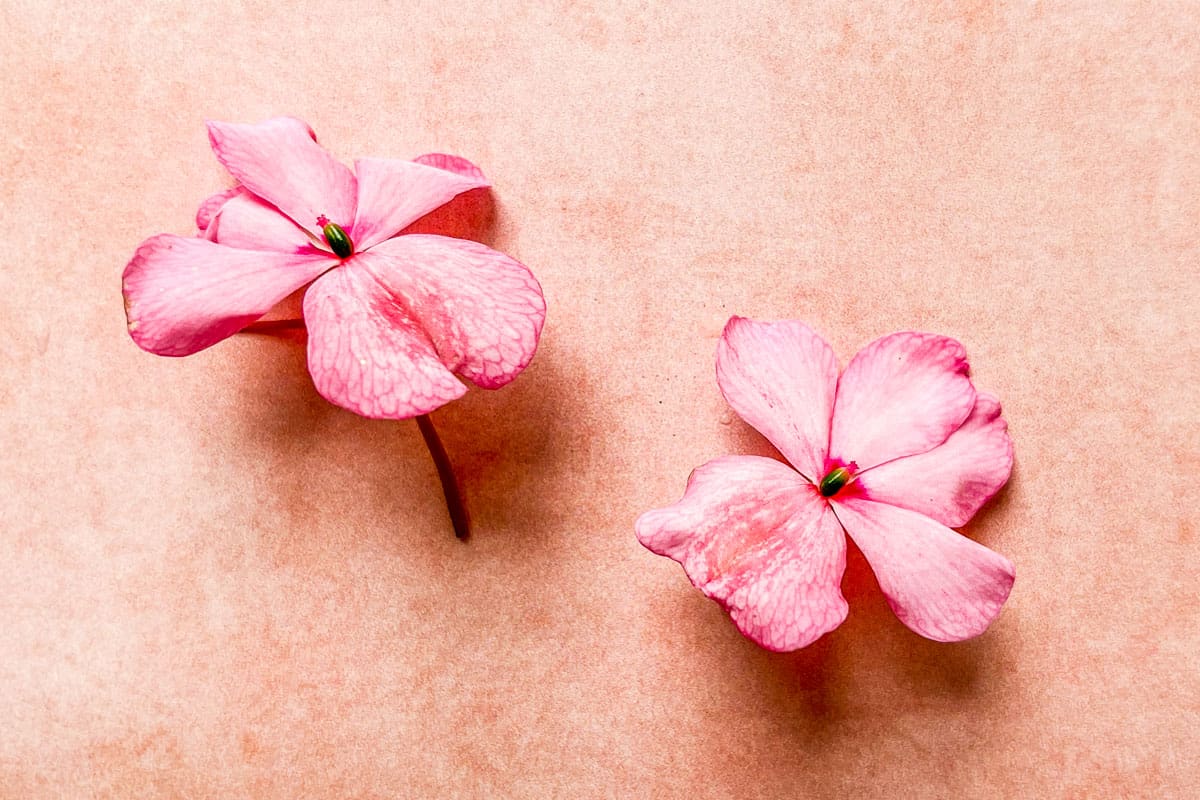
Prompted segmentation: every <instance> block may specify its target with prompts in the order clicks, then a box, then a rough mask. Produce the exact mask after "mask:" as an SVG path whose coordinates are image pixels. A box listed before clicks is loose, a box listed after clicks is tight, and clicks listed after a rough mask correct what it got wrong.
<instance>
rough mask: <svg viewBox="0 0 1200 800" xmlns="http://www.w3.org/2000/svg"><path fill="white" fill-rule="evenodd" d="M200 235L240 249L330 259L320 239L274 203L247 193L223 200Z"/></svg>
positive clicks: (328, 252)
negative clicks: (280, 210) (321, 255)
mask: <svg viewBox="0 0 1200 800" xmlns="http://www.w3.org/2000/svg"><path fill="white" fill-rule="evenodd" d="M204 235H205V238H207V239H209V240H211V241H214V242H218V243H219V244H225V245H229V246H230V247H238V248H241V249H243V250H271V251H274V252H277V253H305V254H308V255H319V254H323V255H325V256H327V257H329V258H334V255H333V253H331V252H330V251H329V245H327V244H326V243H325V240H324V239H315V238H314V237H313V236H312V235H311V234H309V233H308V231H306V230H304V229H303V228H301V227H300V226H299V225H297V224H296V223H294V222H292V220H291V219H290V218H289V217H287V216H285V215H284V214H281V213H280V212H279V209H277V208H275V206H273V205H271V204H270V203H268V202H266V201H265V200H263V199H262V198H260V197H258V196H256V195H253V194H250V193H249V192H246V193H244V194H241V195H238V196H237V197H233V198H231V199H230V200H228V201H226V203H225V204H224V205H223V206H221V210H220V211H218V212H217V214H216V216H215V217H213V218H212V221H211V222H210V223H209V225H208V229H207V230H206V231H205V232H204Z"/></svg>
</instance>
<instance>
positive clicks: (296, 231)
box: [123, 117, 546, 419]
mask: <svg viewBox="0 0 1200 800" xmlns="http://www.w3.org/2000/svg"><path fill="white" fill-rule="evenodd" d="M208 135H209V140H210V142H211V143H212V148H213V152H214V153H215V154H216V156H217V160H218V161H220V162H221V164H222V165H224V167H225V168H226V169H227V170H229V173H230V174H231V175H233V177H234V178H235V179H236V180H237V182H238V185H237V186H236V187H235V188H233V189H230V190H228V191H225V192H221V193H220V194H217V195H214V196H213V197H211V198H209V199H208V200H206V201H205V202H204V203H203V204H202V205H201V207H200V210H199V212H198V213H197V215H196V222H197V225H198V226H199V228H200V230H201V236H199V237H182V236H174V235H171V234H160V235H158V236H153V237H151V238H149V239H147V240H146V241H145V242H143V243H142V244H141V246H139V247H138V249H137V252H136V253H134V256H133V259H132V260H131V261H130V262H129V264H128V266H126V267H125V274H124V281H123V289H124V295H125V310H126V316H127V318H128V323H129V333H130V335H131V336H132V337H133V340H134V341H135V342H136V343H137V344H138V345H139V346H140V347H142V348H143V349H145V350H148V351H150V352H152V353H157V354H159V355H164V356H186V355H190V354H191V353H195V352H196V351H198V350H203V349H204V348H206V347H209V346H211V345H213V344H216V343H217V342H219V341H221V340H222V339H225V338H227V337H229V336H231V335H232V334H234V333H237V332H238V331H240V330H242V329H243V328H245V327H246V326H248V325H250V324H251V323H253V322H254V321H255V320H257V319H259V318H260V317H262V316H263V315H264V314H266V313H267V312H268V311H269V310H270V309H271V308H272V307H273V306H274V305H275V304H276V303H278V302H279V301H280V300H282V299H284V298H285V297H287V296H288V295H290V294H291V293H292V292H294V291H296V290H297V289H300V288H302V287H304V286H305V285H307V284H310V283H311V284H312V285H311V286H309V287H308V290H307V292H306V293H305V296H304V323H305V325H306V327H307V328H308V369H309V372H310V373H311V374H312V378H313V382H314V383H315V385H316V388H317V391H318V392H320V393H321V394H322V395H323V396H324V397H325V398H326V399H328V400H329V401H331V402H333V403H336V404H337V405H340V406H342V407H344V408H348V409H350V410H351V411H354V412H356V413H358V414H362V415H363V416H367V417H382V418H389V419H405V418H408V417H416V416H419V415H422V414H426V413H428V412H430V411H432V410H434V409H435V408H438V407H439V406H442V405H444V404H445V403H447V402H449V401H451V400H454V399H456V398H458V397H460V396H462V394H463V393H464V392H466V390H467V387H466V386H465V385H464V384H463V382H462V381H461V380H459V378H458V377H457V376H461V377H463V378H466V379H467V380H469V381H471V382H472V383H474V384H476V385H478V386H482V387H484V388H487V389H495V388H498V387H500V386H503V385H505V384H506V383H508V382H509V381H511V380H512V379H513V378H515V377H516V376H517V374H519V373H520V372H521V370H523V369H524V368H525V366H526V365H527V364H528V363H529V361H530V359H531V358H533V354H534V351H535V349H536V348H537V343H538V337H539V335H540V334H541V330H542V323H543V321H544V319H545V315H546V304H545V301H544V299H543V297H542V291H541V287H540V286H539V285H538V282H537V280H536V279H534V277H533V275H532V274H531V273H530V272H529V270H528V269H526V268H525V267H524V266H522V265H521V264H519V263H517V262H516V261H514V260H513V259H511V258H509V257H508V256H506V255H504V254H502V253H498V252H496V251H495V250H492V249H491V248H489V247H485V246H484V245H482V244H479V243H477V242H472V241H466V240H463V239H454V238H450V237H446V236H437V235H431V234H424V233H422V234H416V233H414V234H407V235H400V234H403V231H404V229H405V228H406V227H407V226H409V225H410V224H411V223H413V222H415V221H416V220H418V219H420V218H421V217H423V216H424V215H425V214H427V213H429V212H430V211H433V210H434V209H436V208H438V207H439V206H441V205H443V204H445V203H446V202H447V201H449V200H451V199H452V198H454V197H455V196H456V195H458V194H460V193H462V192H465V191H468V190H470V189H478V188H482V187H486V186H488V185H489V184H488V182H487V180H486V179H485V178H484V177H483V173H482V172H480V171H479V169H478V168H476V167H475V166H474V165H473V164H471V163H470V162H468V161H466V160H465V159H461V158H456V157H454V156H446V155H429V156H423V157H421V158H418V159H417V160H415V161H401V160H393V159H383V158H363V159H358V160H357V161H355V164H354V171H353V172H351V171H350V169H349V168H347V167H346V166H344V165H343V164H341V163H339V162H338V161H337V160H336V159H334V158H333V156H331V155H330V154H329V153H328V152H327V151H326V150H325V149H324V148H322V147H321V146H320V145H319V144H317V141H316V137H315V136H314V135H313V132H312V129H311V128H309V127H308V125H306V124H305V123H303V122H301V121H299V120H296V119H292V118H289V117H279V118H276V119H271V120H268V121H266V122H263V123H261V124H258V125H236V124H226V123H219V122H212V123H209V125H208Z"/></svg>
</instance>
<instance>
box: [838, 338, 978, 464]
mask: <svg viewBox="0 0 1200 800" xmlns="http://www.w3.org/2000/svg"><path fill="white" fill-rule="evenodd" d="M967 373H968V366H967V354H966V351H965V350H964V349H963V346H962V345H961V344H959V343H958V342H956V341H955V340H954V339H951V338H949V337H946V336H938V335H935V334H932V333H911V332H906V333H893V334H891V335H889V336H884V337H883V338H882V339H877V340H875V341H874V342H872V343H871V344H869V345H867V346H866V347H864V348H863V349H862V350H860V351H859V352H858V355H856V356H855V357H854V358H853V359H852V360H851V361H850V364H849V365H848V366H847V367H846V371H845V372H843V373H842V377H841V379H840V380H839V381H838V388H837V402H836V403H835V404H834V411H833V429H832V432H831V434H830V440H829V456H830V458H831V459H833V460H835V461H840V462H841V463H846V464H848V463H850V462H851V461H853V462H855V463H857V464H858V468H859V469H860V470H865V469H869V468H871V467H874V466H877V465H879V464H882V463H884V462H885V461H891V460H892V459H894V458H902V457H903V456H911V455H913V454H914V453H924V452H925V451H926V450H931V449H933V448H934V447H937V446H938V445H939V444H941V443H942V442H944V441H946V439H947V438H948V437H949V436H950V434H951V433H953V432H954V431H955V430H957V429H958V427H959V426H960V425H962V423H963V420H965V419H966V418H967V415H968V414H970V413H971V409H972V408H973V407H974V406H975V387H973V386H972V385H971V381H970V379H969V378H968V377H967Z"/></svg>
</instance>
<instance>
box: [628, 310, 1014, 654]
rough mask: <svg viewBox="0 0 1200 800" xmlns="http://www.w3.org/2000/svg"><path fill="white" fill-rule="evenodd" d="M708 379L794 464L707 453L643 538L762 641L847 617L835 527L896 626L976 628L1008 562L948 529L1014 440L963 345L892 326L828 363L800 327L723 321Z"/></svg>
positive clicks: (1003, 586) (950, 631)
mask: <svg viewBox="0 0 1200 800" xmlns="http://www.w3.org/2000/svg"><path fill="white" fill-rule="evenodd" d="M717 383H718V384H719V385H720V388H721V393H722V394H723V395H724V396H725V399H726V401H727V402H728V403H729V405H730V406H732V407H733V409H734V410H735V411H737V413H738V414H739V415H740V416H741V417H742V419H744V420H746V422H748V423H749V424H750V425H752V426H754V427H755V428H757V429H758V430H759V431H760V432H761V433H762V434H763V435H764V436H766V437H767V439H769V440H770V441H771V443H772V444H773V445H775V447H776V448H777V449H778V450H779V452H780V453H782V454H783V456H784V457H785V458H786V459H787V460H788V461H789V462H791V466H790V467H789V466H787V465H785V464H783V463H781V462H779V461H777V460H775V459H771V458H761V457H757V456H725V457H722V458H717V459H715V460H713V461H710V462H708V463H707V464H705V465H703V466H701V467H699V468H698V469H696V470H695V471H694V472H693V473H692V475H691V477H690V478H689V479H688V485H687V490H686V492H685V493H684V496H683V499H682V500H680V501H679V502H678V503H676V504H675V505H673V506H669V507H667V508H662V509H658V510H655V511H648V512H646V513H645V514H643V515H642V516H641V517H640V518H639V519H638V521H637V525H636V528H637V537H638V540H639V541H640V542H641V543H642V544H643V545H645V546H646V547H647V548H649V549H650V550H652V551H653V552H655V553H658V554H659V555H663V556H667V557H668V558H672V559H674V560H675V561H678V562H679V563H680V564H681V565H682V566H683V569H684V571H685V572H686V573H687V576H688V578H689V579H691V581H692V583H693V584H695V585H696V587H697V588H699V589H700V590H701V591H702V592H704V594H705V595H707V596H708V597H710V598H712V599H713V600H715V601H717V602H718V603H720V604H721V606H722V607H724V608H725V609H726V610H727V611H728V612H729V614H730V616H731V617H732V618H733V621H734V622H735V623H736V624H737V626H738V628H739V629H740V630H741V631H742V633H744V634H745V635H746V636H748V637H750V638H751V639H753V640H754V641H756V642H758V643H759V644H760V645H762V646H763V647H766V648H768V649H771V650H780V651H786V650H796V649H799V648H801V647H804V646H806V645H808V644H811V643H812V642H813V641H815V640H816V639H817V638H818V637H820V636H822V635H823V634H825V633H828V632H829V631H831V630H833V629H834V628H836V627H837V626H838V625H840V624H841V623H842V621H843V620H844V619H845V618H846V613H847V610H848V608H847V605H846V600H845V598H844V597H842V591H841V581H842V573H843V572H844V571H845V567H846V539H845V535H846V534H849V535H850V537H851V538H852V539H854V542H855V544H857V545H858V547H859V549H860V550H861V551H862V552H863V555H865V556H866V558H867V561H868V562H869V563H870V565H871V568H872V570H874V572H875V576H876V578H877V579H878V580H879V585H880V588H882V589H883V592H884V594H885V596H886V597H887V601H888V605H890V606H891V608H892V611H894V612H895V614H896V616H897V617H899V619H900V621H901V622H903V623H904V624H905V625H907V626H908V627H909V628H911V629H912V630H914V631H916V632H917V633H919V634H921V635H922V636H925V637H928V638H930V639H934V640H937V641H941V642H950V641H959V640H962V639H968V638H970V637H972V636H977V635H979V634H980V633H983V631H984V630H986V629H987V627H988V625H989V624H991V622H992V620H993V619H995V617H996V615H997V614H999V613H1000V607H1001V606H1002V605H1003V604H1004V601H1005V600H1006V599H1007V598H1008V593H1009V591H1010V590H1011V589H1012V584H1013V577H1014V572H1013V565H1012V563H1011V562H1009V560H1008V559H1006V558H1005V557H1004V556H1001V555H998V554H997V553H994V552H992V551H991V550H989V549H988V548H986V547H984V546H983V545H980V544H978V543H976V542H974V541H972V540H970V539H968V538H966V537H965V536H962V535H960V534H958V533H956V532H955V531H952V530H951V528H953V527H960V526H962V525H964V524H966V522H967V521H968V520H970V519H971V517H972V516H974V514H975V512H976V511H978V510H979V508H980V507H981V506H983V504H984V503H986V502H987V501H988V500H989V499H990V498H991V497H992V496H993V495H995V494H996V492H998V491H999V490H1000V487H1002V486H1003V485H1004V483H1005V482H1006V481H1007V480H1008V476H1009V473H1010V472H1011V471H1012V459H1013V450H1012V441H1011V440H1010V438H1009V436H1008V431H1007V425H1006V424H1005V422H1004V420H1003V419H1002V418H1001V416H1000V403H999V401H998V400H997V399H996V398H995V397H993V396H991V395H989V394H986V393H984V392H977V391H976V390H975V387H974V386H973V385H972V384H971V380H970V378H969V377H968V367H967V358H966V352H965V351H964V350H963V347H962V345H961V344H959V343H958V342H956V341H954V340H953V339H949V338H947V337H945V336H937V335H935V334H929V333H894V334H891V335H890V336H885V337H883V338H882V339H879V340H877V341H875V342H872V343H871V344H870V345H868V346H867V347H865V348H864V349H863V350H861V351H860V352H859V353H858V355H856V356H855V357H854V358H853V359H851V361H850V364H849V365H848V366H847V367H846V369H845V371H843V372H842V373H841V374H840V375H839V374H838V362H837V358H836V357H835V356H834V354H833V350H832V349H831V348H830V346H829V345H828V344H827V343H826V342H825V340H824V339H822V338H821V337H820V336H818V335H817V334H816V333H814V332H813V331H812V330H811V329H810V328H809V327H808V326H807V325H804V324H803V323H801V322H774V323H765V322H755V321H753V320H749V319H744V318H742V317H734V318H732V319H731V320H729V323H728V324H727V325H726V326H725V331H724V333H723V334H722V336H721V341H720V343H719V345H718V347H717Z"/></svg>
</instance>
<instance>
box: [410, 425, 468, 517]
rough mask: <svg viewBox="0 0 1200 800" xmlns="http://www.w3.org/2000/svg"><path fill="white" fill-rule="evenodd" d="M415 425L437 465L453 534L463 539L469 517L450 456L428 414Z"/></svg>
mask: <svg viewBox="0 0 1200 800" xmlns="http://www.w3.org/2000/svg"><path fill="white" fill-rule="evenodd" d="M417 427H418V428H420V429H421V436H423V437H424V438H425V446H426V447H428V448H429V455H430V456H432V457H433V465H434V466H435V467H437V474H438V478H440V479H441V481H442V494H444V495H445V496H446V510H447V511H449V512H450V524H451V525H453V526H454V535H455V536H457V537H458V538H459V539H464V540H465V539H466V538H467V533H468V528H469V525H470V519H469V517H468V516H467V507H466V506H465V505H463V500H462V494H461V493H460V492H459V490H458V478H457V477H455V475H454V467H453V466H451V464H450V457H449V456H447V455H446V448H444V447H442V440H441V439H440V438H439V437H438V434H437V430H436V429H435V428H434V427H433V420H431V419H430V418H429V415H428V414H422V415H421V416H419V417H417Z"/></svg>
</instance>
